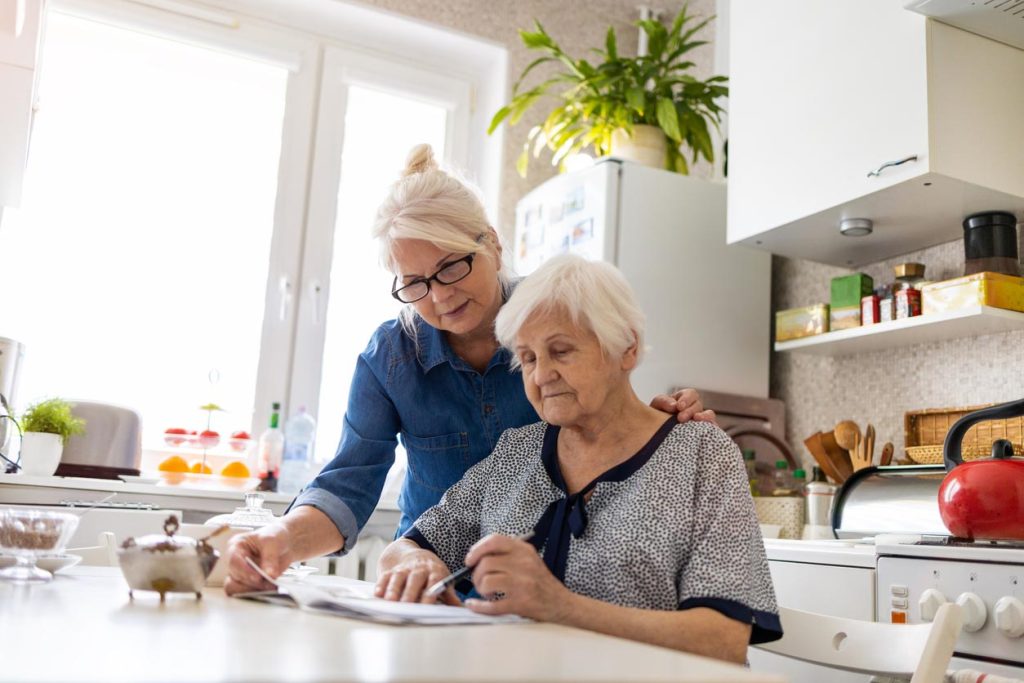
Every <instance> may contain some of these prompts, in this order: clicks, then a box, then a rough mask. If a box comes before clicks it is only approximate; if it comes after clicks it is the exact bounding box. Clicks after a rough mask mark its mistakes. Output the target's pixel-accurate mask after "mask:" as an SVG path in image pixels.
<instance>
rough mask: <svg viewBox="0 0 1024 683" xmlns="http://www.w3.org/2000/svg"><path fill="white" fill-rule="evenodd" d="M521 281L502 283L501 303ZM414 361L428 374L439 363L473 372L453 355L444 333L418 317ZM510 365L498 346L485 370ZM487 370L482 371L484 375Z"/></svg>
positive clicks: (516, 279)
mask: <svg viewBox="0 0 1024 683" xmlns="http://www.w3.org/2000/svg"><path fill="white" fill-rule="evenodd" d="M521 280H522V278H520V277H517V278H512V279H510V280H508V281H505V282H503V286H502V292H501V298H502V303H504V302H505V301H508V298H509V297H510V296H512V292H514V291H515V288H516V286H517V285H518V284H519V282H520V281H521ZM416 360H418V361H419V362H420V366H421V367H422V368H423V372H425V373H426V372H430V371H431V370H433V369H434V368H436V367H437V366H438V365H440V364H441V363H448V364H450V365H451V366H452V367H453V368H454V369H456V370H468V371H471V372H475V371H474V370H473V368H471V367H470V366H469V364H468V363H466V361H464V360H462V359H461V358H459V357H458V356H456V355H455V352H454V351H452V347H451V346H450V345H449V344H448V340H447V339H445V337H444V332H442V331H441V330H439V329H437V328H436V327H434V326H432V325H428V324H427V323H425V322H423V320H422V319H421V318H420V317H419V316H416ZM511 363H512V354H511V353H510V352H509V350H508V349H506V348H505V347H503V346H499V347H498V350H497V352H495V354H494V356H493V357H492V358H491V362H490V363H488V364H487V370H490V369H491V368H493V367H494V366H496V365H506V366H507V365H510V364H511ZM487 370H485V371H484V373H485V374H486V372H487Z"/></svg>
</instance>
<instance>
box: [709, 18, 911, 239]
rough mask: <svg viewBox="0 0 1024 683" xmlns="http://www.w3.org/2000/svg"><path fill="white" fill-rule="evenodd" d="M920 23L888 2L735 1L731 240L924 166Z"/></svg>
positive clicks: (904, 176) (891, 181) (902, 178)
mask: <svg viewBox="0 0 1024 683" xmlns="http://www.w3.org/2000/svg"><path fill="white" fill-rule="evenodd" d="M924 23H925V19H924V17H922V16H920V15H917V14H914V13H912V12H907V11H906V10H904V9H903V8H902V3H898V2H892V0H829V1H828V2H821V1H820V0H788V1H787V2H781V3H777V2H771V3H769V2H763V1H761V0H733V6H732V11H731V12H730V45H731V54H730V68H731V74H730V78H731V93H730V101H729V153H730V154H729V157H730V158H729V241H730V242H736V241H739V240H741V239H745V238H747V237H750V236H752V235H755V234H758V233H761V232H764V231H766V230H769V229H771V228H774V227H778V226H780V225H785V224H787V223H790V222H792V221H794V220H797V219H799V218H802V217H804V216H809V215H811V214H814V213H817V212H819V211H822V210H824V209H826V208H828V207H831V206H836V205H838V204H842V203H843V202H846V201H849V200H851V199H854V198H856V197H860V196H863V195H865V194H868V193H870V192H874V191H877V190H879V189H882V188H885V187H887V186H889V185H892V184H894V183H897V182H902V181H905V180H906V179H907V178H909V177H913V176H915V175H918V174H921V173H923V172H925V171H926V170H927V142H928V126H927V88H926V49H925V30H924ZM913 154H916V155H918V161H917V162H916V163H914V162H910V163H907V164H904V165H901V166H896V167H891V168H889V169H887V170H886V171H884V172H883V173H882V175H881V176H879V177H873V178H869V177H867V174H868V172H869V171H870V170H873V169H876V168H878V167H879V166H880V165H881V164H883V163H885V162H887V161H892V160H895V159H900V158H904V157H907V156H910V155H913ZM822 229H823V230H825V229H828V230H836V226H822Z"/></svg>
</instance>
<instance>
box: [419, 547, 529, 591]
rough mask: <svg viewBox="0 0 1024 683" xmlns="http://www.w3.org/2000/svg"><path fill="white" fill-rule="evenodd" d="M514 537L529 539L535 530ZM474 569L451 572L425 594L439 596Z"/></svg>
mask: <svg viewBox="0 0 1024 683" xmlns="http://www.w3.org/2000/svg"><path fill="white" fill-rule="evenodd" d="M512 538H515V539H518V540H520V541H528V540H530V539H531V538H533V532H532V531H527V532H526V533H525V534H516V535H515V536H513V537H512ZM472 571H473V567H463V568H462V569H459V570H458V571H456V572H453V573H451V574H449V575H448V576H446V577H444V578H443V579H441V580H440V581H438V582H437V583H435V584H434V585H433V586H431V587H430V588H428V589H427V590H426V592H425V593H424V595H425V596H427V597H428V598H436V597H437V596H439V595H441V593H444V590H445V589H446V588H447V587H448V586H451V585H453V584H455V583H456V582H457V581H458V580H459V579H461V578H462V577H464V576H466V575H467V574H469V573H471V572H472Z"/></svg>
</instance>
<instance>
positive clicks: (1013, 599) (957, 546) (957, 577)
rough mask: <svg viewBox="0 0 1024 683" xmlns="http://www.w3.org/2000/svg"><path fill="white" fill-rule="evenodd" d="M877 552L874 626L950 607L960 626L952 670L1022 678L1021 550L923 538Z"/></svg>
mask: <svg viewBox="0 0 1024 683" xmlns="http://www.w3.org/2000/svg"><path fill="white" fill-rule="evenodd" d="M880 541H881V539H880ZM875 552H876V555H877V562H876V574H875V579H876V594H875V595H876V619H877V620H878V621H890V622H895V623H909V624H916V623H923V622H928V621H931V620H932V618H934V615H935V611H936V610H937V609H938V608H939V606H940V605H942V604H943V603H946V602H955V603H957V604H958V605H960V607H961V608H962V609H963V617H964V626H963V631H962V632H961V634H960V637H959V638H958V639H957V644H956V650H955V659H954V661H953V663H952V664H951V665H950V668H951V669H953V670H956V669H975V670H977V671H981V672H984V673H990V674H996V675H1003V676H1011V677H1014V678H1020V679H1024V543H1019V542H988V541H978V542H970V541H964V540H962V539H954V538H950V537H944V536H924V537H922V538H921V540H919V541H916V542H908V543H895V544H885V543H884V542H880V543H879V544H878V545H877V546H876V548H875Z"/></svg>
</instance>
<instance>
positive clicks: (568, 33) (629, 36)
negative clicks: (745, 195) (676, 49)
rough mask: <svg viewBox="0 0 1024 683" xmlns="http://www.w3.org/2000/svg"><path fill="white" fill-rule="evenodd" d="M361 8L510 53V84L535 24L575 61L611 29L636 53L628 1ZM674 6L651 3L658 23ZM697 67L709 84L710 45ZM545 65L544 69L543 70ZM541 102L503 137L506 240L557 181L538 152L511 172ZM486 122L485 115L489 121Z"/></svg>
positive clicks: (702, 0)
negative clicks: (526, 205)
mask: <svg viewBox="0 0 1024 683" xmlns="http://www.w3.org/2000/svg"><path fill="white" fill-rule="evenodd" d="M362 4H364V5H368V6H372V7H376V8H379V9H383V10H388V11H391V12H394V13H396V14H401V15H405V16H408V17H412V18H416V19H420V20H423V21H425V22H429V23H431V24H435V25H438V26H443V27H445V28H448V29H453V30H456V31H460V32H463V33H467V34H472V35H474V36H477V37H480V38H484V39H487V40H491V41H494V42H496V43H498V44H500V45H503V46H505V47H506V48H507V49H508V51H509V70H510V71H509V72H510V80H509V83H510V84H512V83H515V81H516V79H518V77H519V74H520V73H522V71H523V69H525V68H526V66H527V65H528V64H529V63H530V62H531V61H533V60H534V59H536V58H537V57H538V56H540V55H539V53H537V52H534V51H530V50H527V49H526V48H525V47H523V44H522V41H521V40H520V38H519V29H520V28H523V29H531V30H532V28H533V20H534V19H537V20H539V21H540V23H541V24H542V25H543V26H544V28H545V29H546V30H547V32H548V33H549V34H550V35H551V36H552V37H553V38H554V39H555V41H556V42H557V43H558V44H559V45H561V47H562V49H563V50H565V51H566V53H567V54H569V55H571V56H573V57H576V58H581V57H583V58H588V59H589V58H590V57H589V56H588V54H587V53H588V51H589V50H590V49H591V48H595V47H599V48H602V49H603V47H604V39H605V33H606V32H607V30H608V27H609V26H614V27H615V32H616V35H617V37H618V47H619V52H620V54H636V45H637V31H638V29H637V28H636V27H635V26H633V25H632V22H634V21H636V20H637V19H638V18H639V12H638V7H639V6H640V4H641V3H637V2H635V1H634V0H585V1H584V0H564V1H559V2H553V1H551V0H516V1H515V2H489V1H487V0H363V3H362ZM683 4H684V3H683V2H680V1H679V0H668V1H667V2H661V3H658V4H657V5H656V7H657V9H658V10H661V11H662V12H663V14H662V18H663V20H668V21H670V20H671V19H672V18H673V17H674V16H675V14H676V13H677V12H678V11H679V9H680V8H681V7H682V6H683ZM689 11H690V14H692V15H695V16H698V17H707V16H709V15H712V14H714V11H715V2H714V0H692V1H691V2H690V3H689ZM702 37H703V38H704V39H705V40H707V41H709V43H710V42H712V41H713V38H714V28H713V24H711V25H709V26H708V27H706V28H705V34H704V35H703V36H702ZM692 54H693V55H694V58H693V61H694V62H696V64H697V66H696V68H695V69H694V72H693V73H694V75H695V76H696V77H697V78H707V77H708V76H711V75H712V65H713V61H714V53H713V47H712V46H711V45H710V44H709V45H704V46H702V47H700V48H698V49H697V50H695V51H694V52H693V53H692ZM544 66H549V65H544ZM546 73H548V72H547V71H545V70H544V68H543V67H540V68H537V69H535V70H534V72H532V73H531V75H530V77H529V79H528V81H527V84H528V85H533V84H536V83H539V82H540V81H541V80H542V78H543V77H544V75H545V74H546ZM543 109H544V106H543V103H539V105H538V106H536V107H535V110H534V111H531V112H529V113H528V114H527V115H526V116H524V117H523V119H522V120H521V121H520V122H519V123H518V124H517V125H516V126H514V127H512V128H508V129H507V130H506V133H505V143H504V146H505V149H504V161H503V166H504V169H503V171H504V172H503V178H502V185H503V187H502V193H501V202H500V215H499V216H498V217H497V220H498V224H499V226H498V227H499V230H500V231H501V232H502V234H503V235H504V236H505V238H506V239H507V240H509V239H510V238H511V236H512V231H513V229H514V225H515V205H516V202H517V201H518V200H519V198H520V197H522V196H523V195H524V194H526V193H527V192H528V191H529V190H531V189H532V188H534V187H536V186H537V185H538V184H540V183H541V182H542V181H544V180H545V179H547V178H550V177H551V176H553V175H555V173H556V169H555V168H554V167H552V166H551V164H550V159H551V155H550V153H549V152H547V151H544V152H542V153H541V156H540V158H539V159H531V162H530V167H529V170H528V172H527V177H526V178H525V179H523V178H520V177H519V174H518V173H517V172H516V170H515V162H516V159H517V158H518V157H519V154H520V152H521V151H522V146H523V143H524V142H525V140H526V135H527V133H528V132H529V130H530V128H532V127H533V126H534V125H536V124H538V123H541V122H542V121H543V119H544V118H545V116H546V114H547V112H545V111H543ZM488 118H489V117H488ZM694 172H695V174H698V175H707V174H708V173H709V169H708V168H707V166H706V165H701V166H698V167H697V168H695V169H694Z"/></svg>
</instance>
